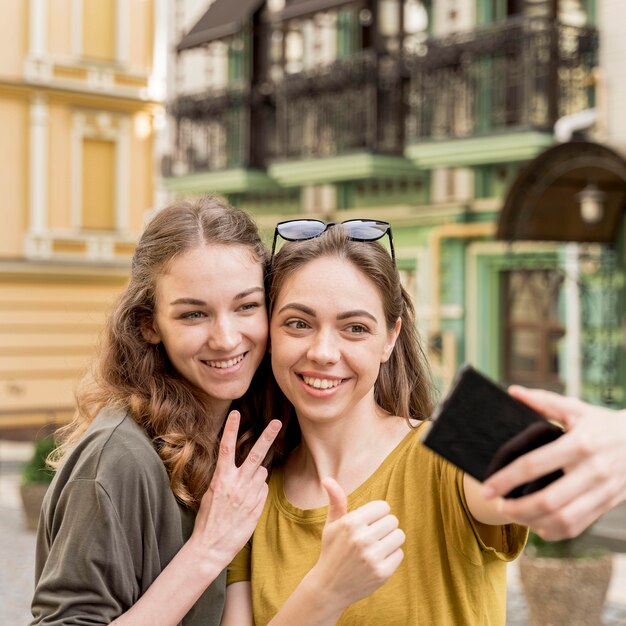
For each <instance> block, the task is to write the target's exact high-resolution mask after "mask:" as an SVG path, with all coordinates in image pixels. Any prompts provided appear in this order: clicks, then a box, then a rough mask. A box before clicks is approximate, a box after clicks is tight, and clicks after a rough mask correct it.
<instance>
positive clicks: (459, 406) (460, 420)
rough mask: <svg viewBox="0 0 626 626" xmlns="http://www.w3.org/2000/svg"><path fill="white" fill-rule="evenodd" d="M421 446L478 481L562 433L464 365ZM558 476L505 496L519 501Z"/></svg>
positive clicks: (559, 429) (551, 475) (558, 476)
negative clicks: (424, 446)
mask: <svg viewBox="0 0 626 626" xmlns="http://www.w3.org/2000/svg"><path fill="white" fill-rule="evenodd" d="M432 418H433V425H432V426H431V429H430V431H429V432H428V434H427V435H426V437H425V438H424V440H423V443H424V445H426V446H427V447H428V448H430V449H431V450H433V451H434V452H436V453H437V454H440V455H441V456H442V457H444V458H445V459H447V460H448V461H450V462H451V463H453V464H454V465H456V466H457V467H459V468H460V469H462V470H463V471H464V472H466V473H468V474H469V475H470V476H473V477H474V478H476V479H477V480H479V481H481V482H483V481H484V480H486V479H487V478H488V477H489V476H491V474H493V473H495V472H496V471H498V470H499V469H501V468H502V467H504V466H505V465H508V464H509V463H510V462H511V461H513V460H514V459H516V458H517V457H519V456H521V455H523V454H525V453H526V452H530V451H531V450H534V449H535V448H538V447H539V446H542V445H545V444H546V443H550V442H551V441H554V440H555V439H557V438H558V437H560V436H561V435H562V434H563V430H562V429H561V428H559V427H558V426H555V425H554V424H552V423H550V422H548V421H546V420H545V419H544V417H543V416H542V415H540V414H539V413H537V412H536V411H535V410H534V409H531V408H530V407H529V406H527V405H526V404H524V403H523V402H520V401H519V400H516V399H515V398H513V397H512V396H510V395H509V394H508V393H507V392H506V391H505V390H504V389H502V388H501V387H499V386H498V385H496V384H495V383H494V382H492V381H491V380H489V379H488V378H486V377H485V376H483V375H482V374H480V373H479V372H478V371H476V370H475V369H474V368H473V367H471V366H470V365H464V366H463V367H462V368H461V369H460V370H459V372H458V374H457V377H456V379H455V381H454V383H453V384H452V387H451V389H450V391H449V392H448V394H447V396H446V397H445V398H444V400H443V401H442V402H441V403H440V405H439V406H438V407H437V409H436V410H435V413H434V414H433V416H432ZM562 475H563V472H562V471H561V470H558V471H556V472H552V473H551V474H548V475H547V476H543V477H541V478H538V479H536V480H533V481H531V482H529V483H526V484H524V485H520V486H518V487H516V488H515V489H513V490H512V491H511V492H509V493H508V494H507V495H506V497H507V498H519V497H521V496H525V495H528V494H530V493H533V492H534V491H538V490H539V489H543V488H544V487H545V486H546V485H549V484H550V483H551V482H552V481H554V480H556V479H557V478H560V477H561V476H562Z"/></svg>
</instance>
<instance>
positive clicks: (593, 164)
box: [496, 141, 626, 243]
mask: <svg viewBox="0 0 626 626" xmlns="http://www.w3.org/2000/svg"><path fill="white" fill-rule="evenodd" d="M588 185H595V187H597V189H598V191H599V192H601V193H603V194H604V197H603V211H602V219H600V220H599V221H597V222H596V223H589V222H586V221H584V220H583V218H582V215H581V211H580V201H579V196H578V194H579V193H580V192H581V191H583V189H585V187H587V186H588ZM625 209H626V160H624V158H623V157H622V156H621V155H619V154H618V153H617V152H615V151H614V150H611V149H610V148H607V147H606V146H603V145H601V144H597V143H592V142H588V141H571V142H567V143H563V144H559V145H557V146H554V147H552V148H549V149H548V150H546V151H545V152H542V153H541V154H540V155H539V156H537V157H536V158H535V159H533V160H532V161H531V162H530V163H528V164H527V165H526V166H525V167H524V168H523V169H522V170H521V172H520V173H519V174H518V176H517V178H516V179H515V181H513V184H512V185H511V187H510V189H509V191H508V193H507V196H506V199H505V202H504V206H503V208H502V211H501V213H500V220H499V223H498V230H497V233H496V236H497V238H498V239H505V240H508V241H516V240H534V241H578V242H599V243H610V242H612V241H614V240H615V238H616V236H617V229H618V226H619V223H620V220H621V218H622V215H623V213H624V210H625Z"/></svg>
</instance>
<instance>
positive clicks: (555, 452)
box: [483, 434, 579, 500]
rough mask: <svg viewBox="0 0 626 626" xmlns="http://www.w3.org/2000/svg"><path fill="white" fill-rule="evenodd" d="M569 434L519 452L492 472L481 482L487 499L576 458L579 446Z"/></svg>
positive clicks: (500, 494) (565, 464)
mask: <svg viewBox="0 0 626 626" xmlns="http://www.w3.org/2000/svg"><path fill="white" fill-rule="evenodd" d="M570 437H571V435H567V434H565V435H563V436H562V437H560V438H559V439H557V440H556V441H553V442H552V443H548V444H546V445H545V446H541V447H539V448H537V449H535V450H532V451H531V452H528V453H527V454H524V455H522V456H520V457H519V458H517V459H515V460H514V461H512V462H511V463H509V465H507V466H506V467H504V468H502V469H501V470H499V471H497V472H496V473H495V474H492V475H491V476H490V477H489V478H488V479H487V480H486V481H485V483H484V488H483V496H484V497H485V498H486V499H487V500H489V499H491V498H495V497H496V496H503V495H505V494H507V493H509V492H510V491H511V490H512V489H514V488H515V487H518V486H519V485H523V484H524V483H527V482H529V481H531V480H535V479H536V478H539V477H541V476H547V475H548V474H550V473H552V472H554V471H556V470H559V469H563V468H564V467H566V466H567V465H570V464H571V463H574V462H576V461H577V459H578V456H579V450H578V449H577V447H576V446H575V445H574V444H573V443H572V441H571V438H570Z"/></svg>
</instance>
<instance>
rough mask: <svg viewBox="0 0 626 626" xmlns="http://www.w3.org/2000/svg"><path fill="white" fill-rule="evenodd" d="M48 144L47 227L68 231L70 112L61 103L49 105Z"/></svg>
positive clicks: (69, 212) (69, 210)
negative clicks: (48, 192)
mask: <svg viewBox="0 0 626 626" xmlns="http://www.w3.org/2000/svg"><path fill="white" fill-rule="evenodd" d="M49 119H50V131H49V132H50V141H49V143H48V172H49V176H48V184H49V189H50V195H49V196H48V226H49V228H51V229H54V230H65V229H68V228H70V226H71V223H72V220H71V211H72V203H71V193H70V192H71V185H72V178H71V137H72V132H71V131H72V119H71V110H70V108H69V107H68V106H67V104H66V103H64V102H54V101H53V102H51V103H50V106H49Z"/></svg>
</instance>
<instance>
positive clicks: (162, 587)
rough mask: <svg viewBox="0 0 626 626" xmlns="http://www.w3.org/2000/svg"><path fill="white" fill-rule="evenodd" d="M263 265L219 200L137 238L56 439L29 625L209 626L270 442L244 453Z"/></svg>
mask: <svg viewBox="0 0 626 626" xmlns="http://www.w3.org/2000/svg"><path fill="white" fill-rule="evenodd" d="M267 257H268V255H267V251H266V250H265V248H264V246H263V244H262V243H261V240H260V238H259V234H258V231H257V228H256V225H255V224H254V222H252V220H251V219H250V218H249V217H248V216H247V215H246V214H245V213H244V212H243V211H241V210H238V209H235V208H233V207H230V206H228V205H227V204H226V203H225V202H224V201H222V200H221V199H219V198H215V197H207V198H203V199H199V200H195V201H189V202H186V201H180V202H176V203H175V204H174V205H172V206H170V207H168V208H166V209H164V210H163V211H161V212H160V213H158V214H157V215H156V217H154V219H152V221H151V222H150V223H149V224H148V225H147V227H146V229H145V232H144V233H143V235H142V236H141V239H140V241H139V243H138V245H137V248H136V250H135V253H134V255H133V260H132V267H131V275H130V282H129V283H128V286H127V287H126V289H125V290H124V292H123V293H122V294H121V296H120V298H119V300H118V302H117V305H116V306H115V308H114V310H113V312H112V314H111V315H110V317H109V319H108V321H107V324H106V327H105V332H104V335H103V340H102V344H103V345H102V349H101V351H100V354H99V357H98V360H97V361H96V363H95V367H94V371H93V373H92V375H90V376H89V377H88V379H87V380H86V381H85V382H86V384H85V385H84V386H83V388H82V389H81V390H80V391H79V393H78V395H77V402H78V409H77V413H76V417H75V419H74V421H73V422H72V423H71V424H69V425H68V426H67V427H66V428H64V429H63V433H62V434H63V438H64V443H63V445H62V446H61V448H60V449H59V456H58V458H57V459H56V466H57V473H56V475H55V478H54V480H53V481H52V484H51V485H50V488H49V490H48V492H47V495H46V499H45V502H44V505H43V509H42V514H41V519H40V523H39V530H38V536H37V555H36V561H37V562H36V587H35V593H34V598H33V602H32V612H33V616H34V619H33V621H32V624H33V625H35V624H37V625H39V624H46V625H51V624H55V625H56V624H59V625H60V624H109V623H114V624H118V625H120V626H122V625H124V624H132V626H140V625H144V624H145V625H150V626H153V625H154V624H159V625H160V626H165V625H168V624H171V625H174V624H178V623H181V622H182V623H183V624H186V625H200V624H202V625H203V626H211V625H216V626H217V624H219V622H220V618H221V615H222V609H223V605H224V593H225V579H226V575H225V571H224V570H225V568H226V566H227V565H228V563H229V562H230V561H231V560H232V558H233V557H234V555H235V554H237V552H238V551H239V550H240V549H241V547H242V546H243V545H244V544H245V542H246V541H247V540H248V538H249V537H250V535H251V533H252V531H253V529H254V526H255V524H256V521H257V519H258V517H259V515H260V513H261V511H262V508H263V503H264V502H265V498H266V496H267V484H266V482H265V479H266V477H267V470H266V469H265V468H264V467H263V466H261V462H262V461H263V459H264V457H265V456H266V453H267V451H268V449H269V447H270V445H271V443H272V441H273V439H274V437H275V436H276V434H277V432H278V430H279V428H280V423H279V422H277V421H273V422H271V423H270V424H269V425H268V427H267V428H266V430H265V431H264V433H263V434H262V435H261V436H260V438H259V440H258V441H257V443H256V444H255V445H254V446H252V443H253V441H254V439H255V438H256V436H257V435H259V434H260V428H258V424H259V422H260V421H261V420H259V419H258V416H259V415H260V414H261V411H262V409H261V406H260V404H259V401H260V398H261V393H262V392H264V390H265V382H264V379H263V377H264V375H265V374H266V373H267V372H268V371H269V368H268V367H267V366H265V365H263V362H264V359H265V354H266V344H267V312H266V306H265V289H264V272H265V269H266V263H267ZM259 366H260V367H259ZM257 369H258V372H257ZM255 372H256V376H255ZM249 388H250V389H249ZM231 409H237V411H231ZM227 416H228V417H227ZM240 421H241V427H240V425H239V424H240ZM238 432H240V433H241V434H240V436H239V437H238ZM220 441H221V443H220ZM246 454H248V455H247V457H246ZM242 459H245V460H243V462H241V461H242ZM236 461H237V462H239V463H241V464H240V465H239V466H238V465H237V463H236Z"/></svg>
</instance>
